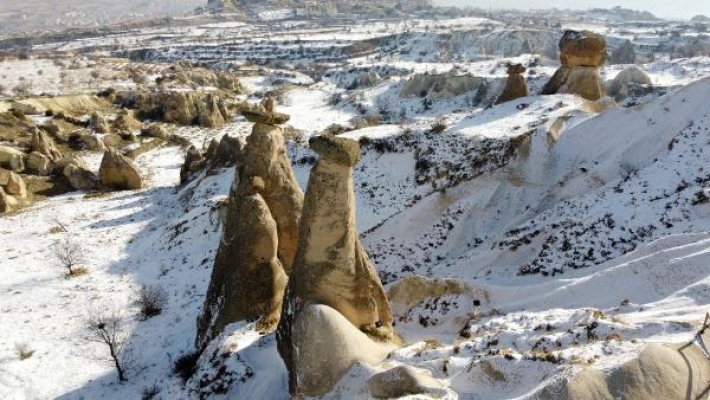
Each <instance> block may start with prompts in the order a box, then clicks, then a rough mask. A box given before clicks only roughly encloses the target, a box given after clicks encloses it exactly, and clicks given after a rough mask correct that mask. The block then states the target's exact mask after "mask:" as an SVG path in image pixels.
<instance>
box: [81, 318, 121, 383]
mask: <svg viewBox="0 0 710 400" xmlns="http://www.w3.org/2000/svg"><path fill="white" fill-rule="evenodd" d="M86 327H87V329H88V330H89V340H91V341H94V342H98V343H104V344H105V345H106V346H108V349H109V353H110V354H111V359H112V360H113V363H114V365H115V366H116V371H117V372H118V379H119V380H120V381H127V380H128V379H127V378H126V375H125V371H124V368H123V365H122V363H123V354H124V352H123V350H124V345H125V337H124V334H123V318H122V317H121V315H120V314H119V313H118V312H117V311H111V310H106V309H103V310H93V311H92V312H91V313H90V315H89V318H88V319H87V321H86Z"/></svg>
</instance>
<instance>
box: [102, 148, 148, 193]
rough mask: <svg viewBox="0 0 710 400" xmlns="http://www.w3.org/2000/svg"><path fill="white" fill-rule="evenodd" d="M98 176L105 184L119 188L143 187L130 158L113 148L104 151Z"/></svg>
mask: <svg viewBox="0 0 710 400" xmlns="http://www.w3.org/2000/svg"><path fill="white" fill-rule="evenodd" d="M99 177H100V179H101V183H102V184H104V185H105V186H109V187H112V188H115V189H119V190H124V189H127V190H133V189H140V188H142V187H143V180H142V179H141V176H140V174H139V173H138V170H137V169H136V167H135V166H133V163H132V162H131V160H129V159H128V158H127V157H125V156H124V155H123V154H121V153H119V152H118V150H116V149H113V148H112V149H108V150H106V152H104V157H103V160H101V167H100V169H99Z"/></svg>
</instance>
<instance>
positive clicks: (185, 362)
mask: <svg viewBox="0 0 710 400" xmlns="http://www.w3.org/2000/svg"><path fill="white" fill-rule="evenodd" d="M199 359H200V353H199V352H197V351H194V352H190V353H186V354H183V355H182V356H180V357H179V358H178V359H177V360H175V364H173V372H174V373H175V374H176V375H177V376H179V377H180V378H182V380H183V382H187V380H188V379H190V378H191V377H192V375H194V374H195V372H196V371H197V361H198V360H199Z"/></svg>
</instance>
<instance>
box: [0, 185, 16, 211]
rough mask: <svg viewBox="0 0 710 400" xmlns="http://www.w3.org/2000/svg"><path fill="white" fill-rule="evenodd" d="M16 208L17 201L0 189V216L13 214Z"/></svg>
mask: <svg viewBox="0 0 710 400" xmlns="http://www.w3.org/2000/svg"><path fill="white" fill-rule="evenodd" d="M17 206H18V203H17V200H16V199H15V198H14V197H13V196H10V195H9V194H7V193H6V192H5V189H3V188H2V187H0V214H3V213H9V212H13V211H15V210H16V209H17Z"/></svg>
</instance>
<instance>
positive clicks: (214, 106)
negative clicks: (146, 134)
mask: <svg viewBox="0 0 710 400" xmlns="http://www.w3.org/2000/svg"><path fill="white" fill-rule="evenodd" d="M132 102H133V104H132V105H133V106H134V107H135V108H136V116H137V117H138V118H140V119H151V120H155V121H163V122H169V123H175V124H178V125H199V126H203V127H206V128H219V127H221V126H223V125H224V124H225V123H227V121H229V120H230V118H231V115H230V114H229V112H228V111H227V107H226V105H225V103H224V100H223V99H222V98H220V97H219V96H218V95H217V94H213V93H207V92H199V91H197V92H182V91H160V92H141V93H138V94H136V95H135V97H134V98H133V99H132Z"/></svg>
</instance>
